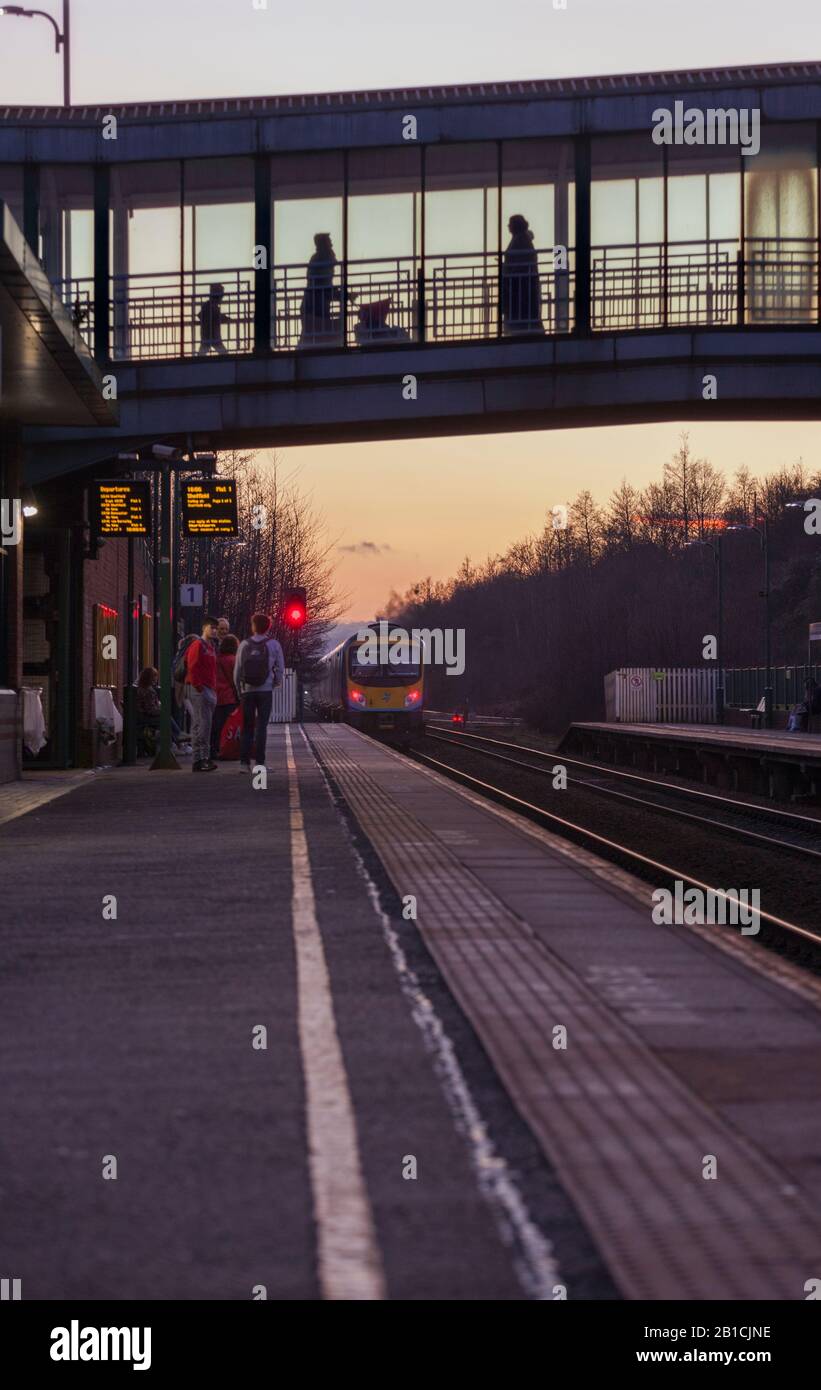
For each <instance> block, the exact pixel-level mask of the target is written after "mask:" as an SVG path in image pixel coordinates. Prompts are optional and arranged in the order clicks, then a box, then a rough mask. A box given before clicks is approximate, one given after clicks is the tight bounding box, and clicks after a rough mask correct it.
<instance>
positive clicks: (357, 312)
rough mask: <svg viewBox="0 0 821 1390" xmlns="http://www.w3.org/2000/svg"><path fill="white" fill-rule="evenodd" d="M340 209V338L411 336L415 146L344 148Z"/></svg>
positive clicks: (417, 251) (417, 187)
mask: <svg viewBox="0 0 821 1390" xmlns="http://www.w3.org/2000/svg"><path fill="white" fill-rule="evenodd" d="M347 209H348V267H347V296H348V298H347V304H348V314H347V320H348V323H347V330H348V331H347V341H348V343H352V344H354V345H356V346H360V347H367V346H369V345H371V344H379V343H402V342H404V343H408V342H413V341H415V340H416V339H418V337H419V333H420V317H421V312H422V307H423V302H424V286H423V285H422V284H421V269H422V261H421V246H422V152H421V150H420V149H419V148H418V147H416V148H414V147H412V146H408V147H406V148H397V149H377V150H352V151H351V153H350V155H349V156H348V199H347Z"/></svg>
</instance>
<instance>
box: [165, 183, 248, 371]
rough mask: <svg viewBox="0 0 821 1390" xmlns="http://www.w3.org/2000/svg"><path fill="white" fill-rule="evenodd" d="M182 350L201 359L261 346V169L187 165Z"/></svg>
mask: <svg viewBox="0 0 821 1390" xmlns="http://www.w3.org/2000/svg"><path fill="white" fill-rule="evenodd" d="M183 255H184V260H183V273H182V301H183V306H184V320H183V342H182V351H183V352H184V353H185V354H186V355H190V354H192V353H193V354H194V355H196V356H197V357H207V356H212V355H216V356H224V355H225V354H226V353H236V352H251V351H252V349H253V346H254V165H253V160H251V159H187V160H186V161H185V163H184V165H183Z"/></svg>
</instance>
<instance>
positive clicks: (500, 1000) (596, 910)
mask: <svg viewBox="0 0 821 1390" xmlns="http://www.w3.org/2000/svg"><path fill="white" fill-rule="evenodd" d="M307 732H308V736H309V738H310V741H311V745H312V747H313V749H314V751H315V753H316V754H317V756H318V757H319V759H320V760H321V762H322V764H323V766H324V767H325V768H326V770H327V772H328V774H329V776H330V777H331V779H332V780H333V782H334V783H335V784H336V787H337V789H338V791H339V793H340V794H341V796H342V797H343V798H344V800H345V802H347V804H348V806H349V808H350V810H351V812H352V813H353V815H354V817H355V818H356V820H357V822H358V824H359V826H360V828H361V830H362V832H363V834H364V835H365V836H366V837H367V839H368V841H369V842H370V845H371V846H372V848H373V850H374V851H375V852H376V854H377V855H378V857H379V859H380V860H381V863H382V865H383V866H384V869H385V870H386V872H387V874H388V875H389V877H390V879H391V881H392V884H393V886H394V888H395V890H396V892H397V893H398V894H399V895H400V897H402V898H403V899H405V900H408V899H409V898H411V897H412V898H414V899H415V902H416V913H417V925H418V928H419V930H420V932H421V934H422V936H423V938H424V941H425V943H426V945H427V946H428V949H429V950H430V952H431V954H432V955H433V957H434V959H435V960H436V962H437V964H438V965H439V967H440V969H441V971H442V973H443V974H444V976H445V978H446V980H447V982H448V984H449V986H450V988H451V990H452V992H453V994H454V995H455V997H456V998H457V1000H458V1001H459V1003H460V1004H461V1006H462V1008H463V1009H464V1011H465V1013H466V1014H467V1016H468V1018H469V1019H470V1021H471V1022H472V1024H473V1026H474V1028H475V1030H476V1032H477V1033H478V1035H479V1038H480V1039H481V1041H482V1043H483V1045H484V1047H485V1049H486V1051H487V1053H488V1055H489V1057H490V1058H491V1060H492V1062H493V1064H494V1066H495V1067H496V1069H497V1072H498V1073H499V1075H500V1076H501V1078H502V1079H503V1081H504V1084H505V1086H506V1088H507V1090H508V1092H509V1094H510V1095H511V1096H512V1097H513V1099H514V1101H515V1104H516V1105H517V1107H518V1109H519V1111H520V1113H521V1114H522V1115H523V1116H524V1118H525V1119H526V1121H527V1123H528V1125H529V1126H530V1128H531V1130H532V1132H533V1133H534V1134H535V1135H536V1136H537V1138H538V1140H539V1143H540V1144H541V1146H542V1149H543V1151H544V1153H545V1154H546V1155H547V1157H548V1158H549V1160H550V1161H551V1163H552V1164H553V1165H554V1167H555V1169H556V1171H557V1173H558V1175H559V1177H560V1180H561V1181H562V1183H563V1185H564V1186H565V1188H566V1190H567V1191H568V1192H569V1193H570V1195H571V1196H572V1198H573V1200H574V1202H575V1204H576V1206H577V1209H578V1210H579V1211H580V1213H581V1215H582V1217H583V1219H584V1221H585V1223H586V1225H587V1227H588V1230H589V1231H590V1233H591V1235H592V1238H593V1240H594V1242H595V1243H596V1245H597V1246H598V1248H599V1250H600V1252H601V1253H602V1255H603V1257H604V1259H605V1261H606V1263H607V1265H608V1268H609V1269H610V1272H611V1274H612V1276H613V1278H614V1279H615V1281H616V1283H617V1285H618V1286H619V1287H620V1289H621V1291H622V1292H623V1293H624V1294H625V1296H627V1297H630V1298H655V1299H663V1298H675V1299H685V1298H687V1299H689V1298H693V1299H699V1298H702V1299H731V1298H741V1299H769V1298H780V1299H803V1298H804V1297H805V1290H804V1285H805V1282H806V1281H807V1279H809V1278H811V1277H813V1276H814V1275H817V1272H818V1270H819V1268H821V1218H820V1217H819V1215H818V1213H817V1210H816V1209H815V1206H814V1204H813V1202H812V1201H811V1200H810V1198H809V1193H810V1192H811V1191H812V1189H813V1186H814V1184H815V1182H816V1181H817V1178H818V1166H819V1165H818V1157H817V1155H818V1152H819V1141H821V1129H820V1128H819V1125H820V1122H819V1110H818V1100H819V1099H821V1077H819V1067H818V1063H817V1058H818V1055H819V1047H820V1046H821V1012H819V992H818V990H817V988H816V987H815V986H814V985H812V984H806V983H805V982H804V981H803V980H802V979H798V977H793V974H792V972H791V971H789V970H786V971H785V970H784V969H783V968H780V967H779V968H776V967H775V966H774V965H773V964H772V962H771V960H770V958H769V957H768V956H767V955H766V953H764V952H763V950H762V949H761V948H759V947H758V946H757V944H756V943H755V942H754V941H752V940H751V939H750V938H745V939H744V940H743V941H741V942H736V941H735V939H733V940H732V942H727V941H726V940H725V939H724V938H715V937H713V936H711V931H712V930H718V929H710V928H695V929H691V928H686V927H681V928H679V927H659V926H656V925H653V923H652V920H651V910H650V908H651V904H650V891H651V890H650V889H649V888H648V887H647V886H646V885H641V884H639V883H638V882H637V881H636V880H633V879H632V878H630V876H629V875H626V874H624V873H622V872H621V871H619V870H616V869H613V868H611V867H610V866H609V865H606V864H604V863H602V862H601V861H599V860H596V859H595V858H594V857H593V856H591V855H588V854H587V853H585V852H584V851H581V850H579V849H577V848H575V847H573V846H570V845H568V844H567V843H565V842H563V841H561V840H559V839H557V838H556V837H554V836H552V835H549V834H547V833H546V832H544V831H541V830H539V829H538V828H536V827H534V826H533V825H532V824H530V823H529V822H527V821H525V820H523V819H522V818H520V817H518V816H516V815H514V814H512V813H510V812H507V811H504V810H501V809H500V808H498V807H496V806H494V805H491V804H490V803H488V802H485V801H483V800H481V799H480V798H479V797H477V796H475V795H474V794H472V793H470V792H467V791H465V790H464V789H463V788H461V787H458V786H456V785H454V783H453V782H451V781H448V780H446V779H444V778H442V777H441V776H439V775H438V774H436V773H434V772H431V771H428V770H427V769H422V768H420V767H419V765H418V764H414V763H412V762H410V761H409V760H408V759H406V758H404V757H402V756H401V755H399V754H397V753H396V752H394V751H392V750H390V749H387V748H386V747H384V746H383V745H380V744H378V743H375V742H373V741H371V740H369V739H367V738H365V737H364V736H362V735H360V734H357V733H355V732H354V731H352V730H351V729H349V728H345V727H335V726H323V725H316V726H308V728H307ZM413 929H414V928H413V926H412V924H411V923H410V922H409V923H408V931H412V930H413ZM565 1038H566V1046H564V1047H562V1046H561V1043H562V1041H563V1040H564V1039H565ZM712 1171H714V1172H715V1174H716V1176H715V1177H705V1173H710V1172H712ZM571 1296H572V1291H571Z"/></svg>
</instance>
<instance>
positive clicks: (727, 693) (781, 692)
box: [724, 665, 821, 709]
mask: <svg viewBox="0 0 821 1390" xmlns="http://www.w3.org/2000/svg"><path fill="white" fill-rule="evenodd" d="M808 679H811V680H814V681H816V683H817V684H818V685H821V665H817V666H809V665H803V666H773V667H772V668H771V670H770V681H771V684H772V691H773V708H774V709H790V708H791V707H792V706H793V705H794V704H797V703H798V702H799V701H800V700H802V699H803V698H804V683H805V681H807V680H808ZM766 686H767V668H766V667H765V666H744V667H738V668H735V669H733V668H731V669H729V670H726V671H725V672H724V704H725V705H726V706H727V708H728V709H755V708H756V707H757V706H758V704H759V702H760V701H761V700H763V698H764V691H765V689H766Z"/></svg>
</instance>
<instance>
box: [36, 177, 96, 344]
mask: <svg viewBox="0 0 821 1390" xmlns="http://www.w3.org/2000/svg"><path fill="white" fill-rule="evenodd" d="M38 211H39V246H38V253H39V256H40V260H41V262H42V264H43V266H44V268H45V271H46V274H47V275H48V277H49V279H50V280H51V282H52V284H53V285H55V286H56V287H57V289H58V291H59V293H60V297H61V299H62V300H63V303H64V304H65V306H66V308H67V309H68V311H69V313H70V314H71V317H72V320H73V322H74V326H75V328H77V329H78V330H79V331H80V333H81V334H82V335H83V337H84V338H86V339H87V341H89V342H90V341H91V340H92V336H93V330H94V176H93V173H92V170H91V168H90V167H89V166H88V165H83V164H46V165H43V166H42V167H41V169H40V196H39V209H38Z"/></svg>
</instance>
